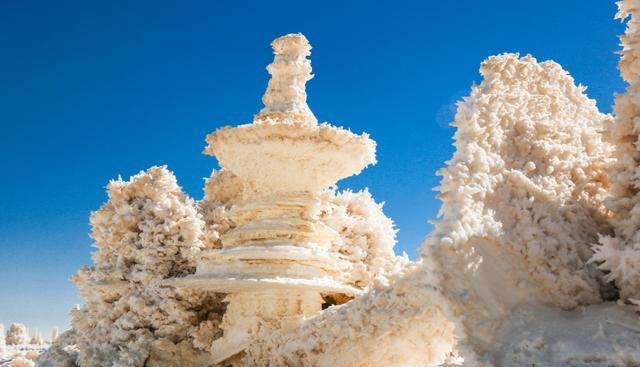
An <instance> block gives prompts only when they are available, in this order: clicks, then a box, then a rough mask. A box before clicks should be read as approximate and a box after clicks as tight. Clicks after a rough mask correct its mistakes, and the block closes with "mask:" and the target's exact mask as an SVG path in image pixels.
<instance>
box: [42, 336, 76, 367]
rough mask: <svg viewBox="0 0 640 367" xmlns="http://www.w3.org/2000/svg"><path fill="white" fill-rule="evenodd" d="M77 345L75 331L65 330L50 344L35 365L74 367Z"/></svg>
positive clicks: (43, 366)
mask: <svg viewBox="0 0 640 367" xmlns="http://www.w3.org/2000/svg"><path fill="white" fill-rule="evenodd" d="M77 359H78V346H77V342H76V331H75V330H73V329H72V330H67V331H65V332H64V333H62V335H60V336H59V337H58V338H56V340H55V341H54V342H53V343H52V344H51V347H49V348H48V349H47V350H46V351H44V353H42V354H41V355H40V357H39V358H38V360H37V362H36V366H37V367H76V366H77V364H76V360H77Z"/></svg>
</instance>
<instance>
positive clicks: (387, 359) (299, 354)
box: [238, 269, 455, 367]
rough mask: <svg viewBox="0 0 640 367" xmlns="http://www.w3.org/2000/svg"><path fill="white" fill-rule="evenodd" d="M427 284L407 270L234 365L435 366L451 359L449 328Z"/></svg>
mask: <svg viewBox="0 0 640 367" xmlns="http://www.w3.org/2000/svg"><path fill="white" fill-rule="evenodd" d="M397 275H398V274H397ZM431 284H433V282H432V279H430V277H429V276H424V274H421V273H419V272H417V271H416V269H413V270H409V271H408V273H407V274H406V275H405V276H404V277H402V278H400V279H399V280H398V281H396V282H394V283H392V285H391V286H389V285H378V286H376V287H373V288H372V289H371V290H370V291H369V292H368V293H366V294H365V295H363V296H361V297H358V298H356V299H355V300H353V301H351V302H349V303H346V304H344V305H341V306H337V307H330V308H329V309H327V310H325V311H324V312H323V313H322V314H320V315H319V316H316V317H314V318H312V319H310V320H308V321H307V322H306V323H305V324H304V325H303V326H302V327H300V328H298V329H295V330H292V331H284V332H276V333H274V334H273V335H271V336H270V337H268V338H266V339H264V340H262V341H261V342H259V343H254V344H252V345H251V346H250V347H249V348H248V349H247V350H246V351H245V352H246V354H245V356H244V357H243V359H242V360H240V361H239V363H238V365H240V366H327V367H328V366H331V367H338V366H341V367H359V366H362V367H364V366H398V367H400V366H439V365H440V364H441V363H443V362H445V361H447V360H448V359H449V357H451V352H452V350H453V347H454V344H455V341H454V330H453V327H454V325H453V323H451V322H450V321H449V320H448V319H449V315H447V314H446V307H447V306H446V302H444V301H443V300H442V299H441V296H440V293H439V292H438V290H437V289H436V288H434V287H433V286H432V285H431ZM443 302H444V303H443Z"/></svg>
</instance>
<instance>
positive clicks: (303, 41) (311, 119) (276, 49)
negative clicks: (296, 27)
mask: <svg viewBox="0 0 640 367" xmlns="http://www.w3.org/2000/svg"><path fill="white" fill-rule="evenodd" d="M271 46H272V47H273V53H274V54H275V57H274V60H273V63H271V64H270V65H269V66H267V70H268V71H269V74H271V80H269V85H268V87H267V91H266V93H265V94H264V96H263V97H262V102H263V103H264V108H263V109H262V110H261V111H260V113H258V115H256V117H255V121H256V122H260V121H264V120H275V121H279V122H284V121H296V122H306V123H309V124H317V123H318V120H317V119H316V118H315V116H314V115H313V113H312V112H311V110H310V109H309V106H308V105H307V92H306V90H305V84H306V83H307V81H308V80H310V79H311V78H313V75H312V74H311V60H309V59H307V56H309V55H311V45H309V42H308V41H307V38H306V37H305V36H303V35H302V34H300V33H298V34H288V35H286V36H282V37H280V38H278V39H276V40H275V41H273V42H272V43H271Z"/></svg>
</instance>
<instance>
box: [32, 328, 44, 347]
mask: <svg viewBox="0 0 640 367" xmlns="http://www.w3.org/2000/svg"><path fill="white" fill-rule="evenodd" d="M29 343H30V344H35V345H40V344H42V343H43V340H42V336H41V335H40V332H39V331H38V329H35V330H34V331H33V336H31V341H30V342H29Z"/></svg>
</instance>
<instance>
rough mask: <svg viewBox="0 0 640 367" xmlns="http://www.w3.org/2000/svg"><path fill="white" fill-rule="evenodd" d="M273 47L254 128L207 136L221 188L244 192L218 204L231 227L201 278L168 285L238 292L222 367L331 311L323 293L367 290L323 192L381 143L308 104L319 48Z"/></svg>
mask: <svg viewBox="0 0 640 367" xmlns="http://www.w3.org/2000/svg"><path fill="white" fill-rule="evenodd" d="M272 46H273V50H274V53H275V59H274V62H273V63H272V64H271V65H269V66H268V68H267V69H268V70H269V72H270V73H271V75H272V79H271V81H270V82H269V86H268V88H267V92H266V93H265V96H264V98H263V101H264V103H265V108H264V109H263V110H262V111H260V113H259V114H258V115H256V117H255V120H254V122H253V123H252V124H247V125H241V126H238V127H225V128H222V129H220V130H217V131H216V132H214V133H212V134H211V135H209V136H208V137H207V142H208V143H209V145H208V147H207V149H206V150H205V152H206V153H207V154H211V155H214V156H215V157H216V158H218V161H219V163H220V165H221V166H222V167H223V172H225V173H224V175H225V176H226V178H225V177H223V176H219V177H218V178H217V179H218V181H219V183H220V184H221V186H223V187H224V186H225V184H226V182H225V180H233V181H234V182H236V183H237V186H236V187H241V189H240V190H238V192H237V195H236V194H235V192H234V194H232V197H233V203H230V205H224V204H222V205H217V207H218V208H220V209H218V210H219V214H220V215H224V217H225V219H226V220H227V221H228V223H229V224H230V225H229V228H227V229H226V230H225V231H224V233H220V232H218V233H217V236H216V237H217V238H216V239H215V240H214V241H215V242H219V244H218V245H215V246H212V248H211V249H208V250H205V251H203V252H202V253H201V254H200V255H198V257H197V258H196V261H197V263H198V266H197V269H196V272H195V274H194V275H190V276H187V277H184V278H179V279H173V280H171V281H168V282H165V284H168V285H173V286H176V287H180V288H190V289H200V290H210V291H215V292H221V293H227V294H228V296H227V298H226V301H227V302H228V306H227V310H226V313H225V316H224V319H223V322H222V328H223V329H224V334H223V337H222V338H220V339H218V340H215V341H214V342H213V344H212V346H211V351H212V353H213V361H214V362H220V361H223V360H226V359H228V358H231V357H233V356H234V355H236V354H237V353H238V352H240V351H242V350H244V349H245V348H246V347H247V346H248V345H249V344H250V343H251V342H252V341H254V340H258V339H259V338H263V337H264V336H265V335H268V334H269V333H271V332H273V331H275V330H289V329H292V328H294V327H297V326H299V325H300V324H301V323H302V322H303V321H304V320H305V318H306V317H309V316H313V315H316V314H318V313H319V312H320V311H321V310H322V305H323V303H324V300H323V297H325V298H329V299H331V300H332V301H336V300H340V301H344V300H347V299H349V298H350V297H353V296H355V295H357V294H359V293H360V292H361V290H362V286H363V284H357V285H354V284H349V281H350V280H352V279H351V278H352V277H350V276H349V275H345V274H348V273H349V270H350V268H352V267H353V263H352V262H351V261H349V259H348V257H347V256H343V255H342V254H340V253H338V252H336V251H334V250H335V249H336V248H344V247H345V246H344V245H343V237H342V236H341V234H340V233H339V232H338V231H336V229H334V228H332V227H331V226H329V225H327V224H325V223H324V221H323V220H322V217H323V216H326V213H329V212H331V209H332V204H331V202H330V200H328V198H327V195H326V194H325V193H323V190H325V189H327V188H328V187H329V186H330V185H333V184H335V182H336V181H337V180H339V179H342V178H345V177H348V176H351V175H353V174H356V173H358V172H360V171H361V170H362V169H363V168H364V167H366V166H367V165H369V164H373V163H375V143H374V142H373V141H372V140H371V139H369V138H368V136H367V135H366V134H365V135H356V134H353V133H351V132H350V131H347V130H344V129H342V128H338V127H334V126H331V125H328V124H326V123H325V124H321V125H318V124H317V120H316V119H315V117H314V116H313V114H312V113H311V111H310V110H309V107H308V106H307V104H306V92H305V83H306V81H307V80H309V79H311V66H310V61H309V60H308V59H307V58H306V56H308V55H309V54H310V49H311V47H310V46H309V43H308V42H307V39H306V38H305V37H304V36H303V35H301V34H289V35H286V36H283V37H280V38H278V39H276V40H275V41H274V42H273V44H272ZM210 190H211V191H212V192H211V195H213V196H216V195H217V194H221V193H222V192H223V190H221V189H216V188H215V187H214V185H211V187H210ZM229 199H231V197H229ZM223 201H224V200H223ZM214 206H216V205H215V204H212V203H206V202H205V203H202V204H201V207H203V208H207V207H208V208H209V210H214V211H215V210H216V209H213V207H214ZM222 206H224V208H222ZM213 222H215V220H213V221H212V223H213ZM205 247H206V246H205ZM346 247H348V246H346ZM355 248H357V247H356V246H354V249H355Z"/></svg>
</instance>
